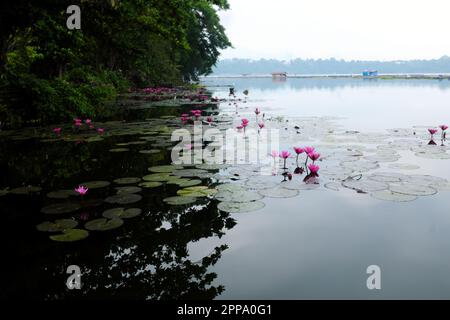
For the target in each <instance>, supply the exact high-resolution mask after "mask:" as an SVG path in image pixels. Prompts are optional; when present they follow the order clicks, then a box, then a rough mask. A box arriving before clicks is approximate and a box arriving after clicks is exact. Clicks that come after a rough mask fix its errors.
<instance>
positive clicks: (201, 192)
mask: <svg viewBox="0 0 450 320" xmlns="http://www.w3.org/2000/svg"><path fill="white" fill-rule="evenodd" d="M216 193H217V190H216V189H209V188H208V187H206V186H195V187H187V188H184V189H180V190H178V192H177V194H178V195H179V196H183V197H194V198H197V197H207V196H211V195H214V194H216Z"/></svg>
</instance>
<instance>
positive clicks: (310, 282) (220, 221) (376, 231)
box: [0, 78, 450, 299]
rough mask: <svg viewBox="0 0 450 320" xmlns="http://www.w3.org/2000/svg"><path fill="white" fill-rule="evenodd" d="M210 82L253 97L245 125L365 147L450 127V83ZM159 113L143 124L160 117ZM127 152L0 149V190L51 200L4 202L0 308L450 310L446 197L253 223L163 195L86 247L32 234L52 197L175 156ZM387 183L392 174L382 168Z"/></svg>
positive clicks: (228, 109) (103, 147) (286, 206)
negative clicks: (77, 275)
mask: <svg viewBox="0 0 450 320" xmlns="http://www.w3.org/2000/svg"><path fill="white" fill-rule="evenodd" d="M203 82H204V84H206V85H210V86H211V87H210V90H213V91H214V94H215V95H216V96H218V97H224V98H225V97H227V96H228V89H227V88H226V87H222V86H224V85H233V86H234V87H235V88H236V91H237V92H238V96H239V97H243V96H242V94H241V92H242V91H243V90H244V89H248V90H249V97H248V102H247V103H243V104H240V106H239V108H240V112H241V113H242V114H248V116H249V117H251V116H254V114H253V110H254V108H255V107H259V108H261V109H262V112H264V113H266V114H267V115H268V116H269V115H270V116H273V115H282V116H285V117H299V116H301V117H303V116H306V117H308V116H313V117H316V116H326V117H329V116H331V117H338V118H339V119H338V120H336V123H338V124H339V125H342V126H343V128H345V129H346V130H358V131H361V132H364V133H374V132H379V133H386V131H385V130H386V129H391V128H411V127H412V126H436V125H439V124H441V123H446V122H447V123H450V109H449V108H450V82H449V81H442V82H438V81H429V80H424V81H420V80H393V81H390V80H378V81H377V80H375V81H372V80H369V81H365V80H361V79H344V80H343V79H288V80H287V81H286V82H273V81H272V80H271V79H213V78H206V79H204V81H203ZM168 110H169V109H168ZM181 112H182V110H178V109H174V110H171V111H170V110H169V111H167V112H166V113H165V114H170V113H173V114H174V115H176V116H178V115H179V114H180V113H181ZM218 112H225V113H230V114H232V113H233V107H232V106H229V105H228V103H227V102H225V103H222V104H221V106H220V108H219V110H218ZM155 113H156V111H155V112H154V113H153V114H150V115H146V117H153V116H158V115H155ZM417 130H418V132H419V131H420V130H422V131H423V130H425V129H423V128H421V129H417ZM133 140H139V135H136V136H131V137H130V136H119V137H117V136H115V137H111V138H108V139H105V140H104V141H102V142H96V143H89V144H87V143H85V144H75V143H70V144H69V143H66V142H55V143H42V142H40V141H36V140H31V141H30V140H26V141H5V142H3V143H2V145H1V147H0V150H1V153H0V169H1V172H2V175H1V177H0V189H3V188H6V187H11V188H13V187H17V186H21V185H23V184H33V185H40V186H42V187H43V191H42V193H41V195H35V196H26V197H24V196H18V195H7V196H3V197H0V205H1V208H2V211H3V212H4V217H5V218H4V224H5V229H6V230H5V233H6V234H5V236H6V242H5V243H6V254H7V255H8V256H9V257H10V262H9V264H10V267H11V271H10V273H9V275H8V277H7V279H6V286H5V289H4V290H3V292H2V295H4V296H9V297H14V296H27V297H34V298H44V299H60V298H136V299H148V298H149V299H169V298H201V299H213V298H215V299H300V298H301V299H310V298H363V299H366V298H371V299H372V298H373V299H380V298H450V277H449V276H448V274H449V271H450V214H449V212H450V211H449V208H450V193H449V192H445V191H442V192H439V193H437V194H436V195H433V196H427V197H419V198H418V199H417V200H415V201H412V202H390V201H389V202H388V201H380V200H377V199H374V198H372V197H370V196H368V195H367V194H358V193H356V192H354V191H353V190H348V189H343V190H341V191H338V192H336V191H332V190H329V189H326V188H323V186H321V187H320V188H318V189H316V190H308V191H301V192H300V195H299V196H297V197H294V198H287V199H274V198H265V199H263V200H262V201H263V202H264V203H265V204H266V206H265V207H264V208H263V209H261V210H259V211H255V212H250V213H240V214H226V213H223V212H220V211H218V210H217V201H216V200H211V199H210V200H207V199H203V200H201V201H199V202H198V203H197V204H196V205H195V206H192V207H184V208H182V209H179V208H174V207H171V206H168V205H166V204H164V203H163V201H162V199H163V198H165V197H167V196H170V195H174V193H176V189H171V188H169V187H164V188H162V189H157V190H144V191H143V192H142V195H143V200H142V201H141V202H139V203H138V204H134V205H131V207H133V206H134V207H139V208H141V209H143V214H142V215H141V216H139V217H137V218H133V219H129V221H128V220H127V221H126V223H125V224H124V226H123V227H122V228H119V229H116V230H112V231H109V232H104V233H92V234H91V235H90V236H89V237H88V238H87V239H85V240H83V241H79V242H76V243H70V244H61V243H55V242H52V241H50V240H49V239H48V235H46V234H42V233H39V232H38V231H36V229H35V226H36V225H37V224H38V223H40V222H42V221H44V220H45V219H44V215H43V214H41V213H40V212H39V211H40V208H41V207H42V206H44V205H46V204H48V203H49V202H48V199H46V197H45V194H46V193H47V192H49V191H52V190H58V189H68V188H69V189H70V188H72V187H73V186H75V185H77V184H78V183H81V182H83V181H92V180H107V181H113V180H114V179H117V178H120V177H142V176H144V175H146V174H148V171H147V168H148V167H150V166H152V165H159V164H166V163H169V162H170V150H166V151H165V152H162V154H159V155H157V156H155V155H151V156H150V155H143V154H140V153H135V152H128V153H118V154H116V153H110V152H108V150H109V149H111V148H114V147H116V144H117V143H120V142H129V141H133ZM310 143H311V142H302V141H298V144H299V145H304V144H310ZM375 146H376V145H375ZM284 147H286V148H287V147H290V146H284ZM372 147H373V146H372ZM133 148H136V149H137V150H139V148H141V149H144V147H141V146H139V145H136V146H132V147H131V146H130V149H133ZM145 149H149V148H148V146H147V147H145ZM133 150H134V149H133ZM400 153H401V155H402V159H401V160H400V161H399V162H404V163H414V164H417V165H419V166H420V169H417V170H410V171H408V172H403V171H402V172H403V173H406V174H431V175H435V176H439V177H443V178H446V179H450V160H433V159H425V158H418V157H415V156H414V155H413V154H412V153H411V152H403V151H402V152H400ZM380 170H384V171H386V164H381V168H380ZM111 189H113V186H111V187H110V189H108V190H94V191H93V192H92V195H91V198H89V199H90V200H92V202H93V203H92V204H87V205H85V206H83V209H82V210H81V211H79V212H77V215H76V216H75V218H76V219H85V218H86V217H87V218H92V217H98V216H99V215H101V212H102V211H104V210H105V209H106V208H109V207H108V206H105V204H103V203H101V201H100V204H99V203H97V202H96V201H94V200H97V199H104V198H105V197H106V196H108V195H110V194H111ZM94 202H95V203H94ZM55 218H59V216H58V217H55ZM47 220H48V218H47ZM71 264H77V265H79V266H80V267H81V268H82V270H83V276H82V283H83V288H82V290H80V292H76V291H69V290H67V289H66V287H65V279H66V278H67V276H68V275H67V274H66V273H65V271H66V268H67V266H69V265H71ZM373 264H375V265H378V266H380V267H381V274H382V278H381V286H382V290H372V291H370V290H368V289H367V287H366V279H367V276H368V275H367V274H366V268H367V266H369V265H373Z"/></svg>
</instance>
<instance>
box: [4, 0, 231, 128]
mask: <svg viewBox="0 0 450 320" xmlns="http://www.w3.org/2000/svg"><path fill="white" fill-rule="evenodd" d="M72 4H76V5H78V6H79V7H80V8H81V30H69V29H68V28H67V26H66V20H67V18H68V17H69V16H70V14H68V13H66V9H67V7H68V6H69V5H72ZM226 9H228V3H227V1H226V0H164V1H161V0H82V1H79V2H78V3H77V1H73V0H70V1H67V0H36V1H24V0H5V1H2V2H1V4H0V49H1V52H0V76H1V78H0V93H1V98H0V99H1V100H0V122H1V124H0V125H5V123H6V124H8V125H10V126H14V125H21V124H26V123H30V122H31V123H33V122H36V123H49V122H55V121H63V120H67V119H70V118H71V117H73V116H75V115H78V116H80V115H86V116H90V117H95V116H98V115H105V114H107V113H108V112H109V110H110V108H108V105H109V104H110V102H112V101H114V99H115V97H116V95H117V94H118V93H119V92H121V91H124V90H126V89H128V88H129V87H130V86H131V87H143V86H157V85H176V84H181V83H182V82H183V81H188V80H196V79H197V78H198V76H199V75H201V74H207V73H210V72H211V68H212V66H213V65H214V64H215V63H216V61H217V58H218V56H219V50H220V49H223V48H226V47H228V46H230V42H229V40H228V38H227V37H226V35H225V31H224V28H223V27H222V25H221V24H220V20H219V18H218V15H217V11H218V10H226Z"/></svg>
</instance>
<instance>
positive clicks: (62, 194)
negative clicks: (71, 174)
mask: <svg viewBox="0 0 450 320" xmlns="http://www.w3.org/2000/svg"><path fill="white" fill-rule="evenodd" d="M78 195H79V194H78V193H77V192H76V191H75V190H58V191H52V192H49V193H47V197H49V198H50V199H67V198H69V197H70V196H78Z"/></svg>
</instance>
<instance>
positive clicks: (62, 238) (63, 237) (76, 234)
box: [50, 229, 89, 242]
mask: <svg viewBox="0 0 450 320" xmlns="http://www.w3.org/2000/svg"><path fill="white" fill-rule="evenodd" d="M88 236H89V232H88V231H86V230H83V229H67V230H64V231H63V233H62V234H55V235H52V236H50V239H52V240H53V241H58V242H73V241H78V240H83V239H86V238H87V237H88Z"/></svg>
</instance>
